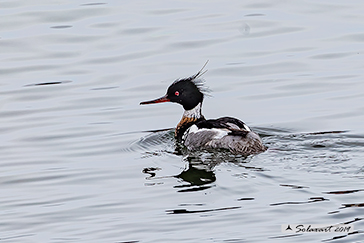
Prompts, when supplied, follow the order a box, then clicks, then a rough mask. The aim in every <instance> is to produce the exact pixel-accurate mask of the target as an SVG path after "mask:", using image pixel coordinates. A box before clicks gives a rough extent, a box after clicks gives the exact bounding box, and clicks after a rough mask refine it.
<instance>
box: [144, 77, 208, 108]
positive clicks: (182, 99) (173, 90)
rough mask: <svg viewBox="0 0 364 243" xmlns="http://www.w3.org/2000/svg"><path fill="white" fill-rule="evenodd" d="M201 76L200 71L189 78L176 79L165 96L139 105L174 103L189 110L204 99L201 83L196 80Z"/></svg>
mask: <svg viewBox="0 0 364 243" xmlns="http://www.w3.org/2000/svg"><path fill="white" fill-rule="evenodd" d="M202 74H203V73H201V71H200V72H198V73H197V74H195V75H193V76H191V77H189V78H184V79H178V80H176V81H174V82H173V83H172V84H171V85H170V86H169V87H168V90H167V94H166V95H164V96H162V97H160V98H158V99H155V100H150V101H144V102H140V104H141V105H146V104H154V103H162V102H175V103H178V104H181V105H182V106H183V108H184V109H185V110H191V109H193V108H195V107H196V106H197V105H198V104H200V103H202V101H203V98H204V94H203V86H202V84H203V81H202V80H200V79H198V78H199V77H200V76H201V75H202Z"/></svg>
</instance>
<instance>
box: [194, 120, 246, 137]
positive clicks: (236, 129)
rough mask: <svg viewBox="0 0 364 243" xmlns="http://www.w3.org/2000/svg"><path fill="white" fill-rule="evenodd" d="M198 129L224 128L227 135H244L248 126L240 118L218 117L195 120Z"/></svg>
mask: <svg viewBox="0 0 364 243" xmlns="http://www.w3.org/2000/svg"><path fill="white" fill-rule="evenodd" d="M195 125H196V126H197V127H198V128H199V129H203V128H206V129H213V128H215V129H224V130H225V131H226V130H228V131H229V133H228V134H229V135H246V134H247V133H248V132H250V131H251V130H250V128H249V127H248V126H247V125H246V124H245V123H244V122H242V121H241V120H239V119H236V118H233V117H221V118H218V119H209V120H204V121H200V122H197V123H196V124H195Z"/></svg>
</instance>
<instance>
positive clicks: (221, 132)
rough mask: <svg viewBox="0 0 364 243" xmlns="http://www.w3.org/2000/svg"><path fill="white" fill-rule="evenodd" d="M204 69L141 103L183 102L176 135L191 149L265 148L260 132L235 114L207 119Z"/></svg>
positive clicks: (243, 151) (247, 151) (252, 151)
mask: <svg viewBox="0 0 364 243" xmlns="http://www.w3.org/2000/svg"><path fill="white" fill-rule="evenodd" d="M204 73H205V72H202V69H201V70H200V71H199V72H198V73H196V74H195V75H192V76H190V77H188V78H182V79H177V80H176V81H174V82H173V83H172V84H171V85H170V86H169V87H168V89H167V93H166V94H165V95H164V96H162V97H160V98H157V99H153V100H149V101H143V102H140V105H147V104H157V103H163V102H173V103H177V104H180V105H182V107H183V109H184V112H183V115H182V118H181V120H180V122H179V123H178V125H177V127H176V129H175V132H174V136H175V138H176V140H177V141H178V142H179V143H182V144H183V145H184V146H185V147H186V148H187V149H188V150H190V151H196V150H208V151H210V150H223V151H225V150H228V151H230V152H231V153H233V154H239V155H242V156H245V157H246V156H249V155H253V154H258V153H261V152H264V151H265V150H266V149H267V147H266V146H265V145H264V144H263V142H262V139H261V138H260V137H259V135H258V134H257V133H255V132H254V131H252V129H251V128H250V127H249V126H248V125H246V124H245V123H244V122H243V121H241V120H239V119H237V118H234V117H221V118H217V119H206V118H205V117H204V116H203V115H202V103H203V100H204V97H205V94H206V93H207V92H208V89H207V88H206V87H205V86H204V81H203V80H202V79H201V78H200V77H201V76H202V74H204Z"/></svg>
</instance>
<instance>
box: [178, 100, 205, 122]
mask: <svg viewBox="0 0 364 243" xmlns="http://www.w3.org/2000/svg"><path fill="white" fill-rule="evenodd" d="M183 116H184V117H188V118H194V119H200V118H201V117H202V114H201V102H200V103H198V105H196V106H195V108H193V109H191V110H185V112H184V113H183Z"/></svg>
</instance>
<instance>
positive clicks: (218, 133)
mask: <svg viewBox="0 0 364 243" xmlns="http://www.w3.org/2000/svg"><path fill="white" fill-rule="evenodd" d="M199 132H214V133H215V136H214V137H213V139H220V138H222V137H224V136H226V135H228V133H229V132H230V131H229V130H227V129H222V128H201V129H199V128H198V127H197V126H196V125H192V126H191V127H190V128H189V129H188V130H187V131H186V133H185V134H188V133H199Z"/></svg>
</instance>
